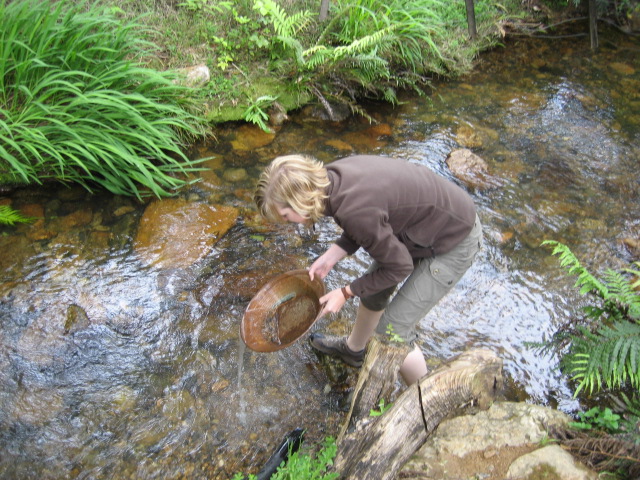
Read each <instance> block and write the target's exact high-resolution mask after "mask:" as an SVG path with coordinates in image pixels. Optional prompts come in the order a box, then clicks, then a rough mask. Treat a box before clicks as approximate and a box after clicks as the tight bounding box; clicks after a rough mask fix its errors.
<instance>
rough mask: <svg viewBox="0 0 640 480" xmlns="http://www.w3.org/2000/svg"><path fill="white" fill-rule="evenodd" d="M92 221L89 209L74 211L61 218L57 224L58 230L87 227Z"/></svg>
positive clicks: (91, 213) (91, 212)
mask: <svg viewBox="0 0 640 480" xmlns="http://www.w3.org/2000/svg"><path fill="white" fill-rule="evenodd" d="M92 219H93V211H91V209H90V208H83V209H80V210H76V211H75V212H73V213H70V214H69V215H65V216H64V217H62V218H61V219H60V220H59V222H58V225H59V228H60V229H62V230H68V229H71V228H76V227H84V226H85V225H89V224H90V223H91V220H92Z"/></svg>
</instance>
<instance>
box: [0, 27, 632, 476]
mask: <svg viewBox="0 0 640 480" xmlns="http://www.w3.org/2000/svg"><path fill="white" fill-rule="evenodd" d="M639 53H640V40H639V39H638V38H637V37H630V36H625V35H623V34H621V33H619V32H617V31H607V30H602V31H601V32H600V48H599V49H598V50H597V51H595V52H594V51H592V50H590V48H589V38H588V36H580V37H569V38H556V39H525V38H521V39H518V38H514V39H508V40H505V48H498V49H495V50H493V51H491V52H487V53H485V54H483V55H482V56H481V57H480V58H479V60H478V66H477V68H476V69H475V70H474V72H472V73H471V74H469V75H467V76H465V77H463V78H459V79H455V80H449V81H442V80H438V79H434V80H433V86H434V88H433V91H431V92H429V93H428V94H427V95H424V96H416V95H407V94H404V95H401V102H400V103H399V104H398V105H395V106H392V105H388V104H381V103H368V104H365V108H366V109H367V111H368V112H369V114H370V115H371V116H372V117H373V118H375V120H376V123H370V122H368V121H367V120H365V119H363V118H358V117H350V118H348V119H346V120H344V121H341V122H330V121H327V120H322V119H320V118H318V116H316V115H313V112H312V109H311V108H310V107H308V108H304V109H302V110H301V111H299V112H294V113H291V114H290V118H289V120H288V121H286V122H285V123H284V124H283V125H282V126H281V127H278V128H277V129H275V130H274V132H272V133H265V132H262V131H260V130H259V129H257V128H255V127H254V126H250V125H244V124H226V125H223V126H221V127H219V128H218V129H216V131H215V138H212V139H210V140H208V141H207V142H203V143H201V144H197V145H193V146H192V148H191V151H190V155H191V156H192V157H194V158H207V160H206V162H205V163H204V165H206V166H207V167H208V170H206V171H203V172H200V173H199V174H197V175H196V176H197V177H199V179H200V181H199V182H197V183H194V184H193V185H191V186H190V187H189V188H185V189H184V190H183V191H181V192H180V195H179V196H178V198H176V199H171V200H166V201H163V202H158V201H151V202H145V203H141V202H137V201H136V200H134V199H130V198H124V197H119V196H115V195H111V194H108V193H98V194H93V195H91V194H89V193H87V192H86V191H84V190H83V189H81V188H78V187H69V188H67V187H63V186H58V185H56V186H43V187H32V188H25V189H18V190H14V191H10V192H5V193H0V205H2V204H9V205H11V206H12V207H13V208H16V209H18V210H20V211H22V212H23V213H24V214H27V215H29V216H32V217H35V218H37V221H35V222H34V223H32V224H28V225H16V226H12V227H9V226H4V227H0V251H2V256H1V257H0V477H1V478H6V479H32V478H40V479H61V478H73V479H107V478H118V479H155V478H171V479H181V478H185V479H186V478H189V479H194V478H196V479H198V478H202V479H205V478H206V479H228V478H231V477H232V476H233V474H234V473H236V472H244V473H255V472H257V471H258V470H259V469H260V466H261V465H262V464H263V463H264V462H265V461H266V460H267V459H268V458H269V456H270V454H271V452H272V451H273V449H274V448H275V447H276V446H277V445H278V444H279V443H280V442H281V441H282V439H283V437H284V436H285V435H286V434H287V433H289V432H290V431H292V430H293V429H295V428H298V427H300V428H304V429H306V434H305V437H306V439H307V441H308V442H317V441H320V440H321V439H323V438H324V437H326V436H330V435H331V436H335V435H336V434H337V432H338V430H339V426H340V423H341V419H342V418H343V417H344V415H345V413H346V412H345V410H346V409H347V408H348V393H349V391H350V390H351V389H352V388H353V386H354V385H355V382H356V380H357V371H356V370H354V369H350V368H345V367H343V366H341V365H339V364H337V363H336V362H332V361H328V360H326V359H323V358H320V357H319V356H318V355H316V354H315V353H314V351H313V350H312V349H311V347H310V346H309V344H308V342H307V341H306V338H303V339H301V340H299V341H298V342H296V343H295V344H294V345H292V346H291V347H288V348H286V349H283V350H281V351H278V352H275V353H269V354H264V353H256V352H252V351H250V350H248V349H246V350H245V348H244V346H243V345H242V344H241V340H240V337H239V326H240V322H241V319H242V315H243V312H244V309H245V307H246V306H247V304H248V302H249V300H250V299H251V297H252V296H253V295H254V294H255V293H256V292H257V290H258V289H259V288H260V287H261V286H262V285H263V284H264V283H266V282H267V281H268V280H269V279H270V278H271V277H273V276H275V275H278V274H279V273H282V272H284V271H287V270H293V269H298V268H308V267H309V265H310V264H311V263H312V261H313V259H315V258H316V257H317V256H319V255H320V254H322V253H323V252H324V251H325V249H326V248H328V247H329V246H330V245H331V243H332V241H333V240H334V239H335V238H336V237H337V232H338V229H337V227H336V226H335V224H334V223H333V222H332V221H331V220H329V219H324V220H322V221H320V222H319V223H318V224H317V225H316V229H315V231H306V230H303V229H301V228H299V227H298V226H295V225H267V224H264V223H263V222H261V221H260V220H259V219H258V218H257V216H256V213H255V209H254V207H253V205H252V191H253V185H254V184H255V181H256V178H257V176H258V175H259V173H260V171H261V169H262V168H264V166H265V165H267V164H268V163H269V161H270V160H271V159H272V158H273V157H275V156H277V155H284V154H289V153H303V154H309V155H313V156H315V157H316V158H318V159H320V160H322V161H325V162H331V161H332V160H334V159H336V158H341V157H344V156H348V155H350V154H356V153H357V154H377V155H384V156H396V157H400V158H404V159H406V160H407V161H410V162H416V163H421V164H424V165H427V166H429V167H430V168H432V169H433V170H434V171H436V172H438V173H439V174H441V175H443V176H445V177H447V178H449V179H451V180H453V181H455V182H458V183H459V180H457V179H456V178H454V177H453V175H452V174H451V172H450V171H449V169H448V167H447V165H446V162H445V160H446V159H447V157H448V155H449V153H450V152H451V151H453V150H457V149H460V148H468V149H470V150H472V151H473V152H474V153H476V154H477V155H479V156H480V157H482V158H483V159H484V160H485V161H486V162H487V165H488V180H489V182H488V184H487V185H483V186H475V187H466V188H469V191H470V192H471V193H472V196H473V198H474V200H475V202H476V204H477V206H478V210H479V215H480V218H481V220H482V223H483V225H484V227H485V231H484V234H485V238H484V246H483V249H482V251H481V253H480V254H479V256H478V258H477V260H476V262H475V264H474V265H473V266H472V268H471V269H470V270H469V272H468V273H467V274H466V275H465V277H464V278H463V279H462V281H461V282H460V283H459V284H458V285H457V286H456V287H455V288H454V290H453V291H452V292H451V294H450V295H448V296H447V297H445V298H444V299H443V300H442V302H441V303H440V304H439V305H438V306H437V307H436V308H435V309H434V310H432V311H431V312H430V313H429V315H428V316H427V317H425V318H424V319H423V320H422V321H421V323H420V325H419V336H420V342H421V343H420V346H421V348H422V349H423V351H424V353H425V355H426V357H427V360H428V364H429V366H430V367H431V368H435V367H437V366H438V365H439V364H441V363H442V362H443V361H445V360H446V359H448V358H450V357H451V356H453V355H456V354H458V353H460V352H462V351H464V350H466V349H469V348H476V347H483V348H490V349H492V350H494V351H495V352H497V353H498V355H499V356H500V357H501V358H502V359H503V360H504V366H505V379H506V388H505V391H504V398H505V399H507V400H513V401H526V402H531V403H536V404H542V405H548V406H551V407H554V408H558V409H561V410H563V411H565V412H567V413H571V412H575V411H576V410H577V409H578V408H579V407H580V405H579V404H578V402H577V401H576V400H575V399H573V398H572V392H573V390H572V388H571V385H569V384H568V380H567V378H566V377H564V376H563V375H561V374H560V372H559V371H558V369H557V362H558V358H557V357H556V356H555V355H554V354H552V353H548V352H546V353H545V352H543V351H541V350H540V349H536V348H531V347H530V346H529V344H530V343H536V342H542V341H544V340H547V339H549V338H550V337H551V335H553V333H554V332H555V331H556V330H557V328H558V327H559V326H560V325H562V324H563V323H565V322H567V321H570V320H571V319H574V318H577V317H578V316H579V315H580V314H581V313H580V307H581V306H582V305H583V304H584V299H583V298H582V297H580V296H579V294H578V292H577V291H576V290H575V288H574V287H573V283H574V279H572V278H570V277H567V275H566V274H565V272H564V271H563V270H562V269H561V268H560V267H559V264H558V260H557V259H556V258H554V257H552V256H551V254H550V253H551V252H550V249H549V248H548V247H541V245H540V244H541V243H542V242H543V241H544V240H557V241H561V242H563V243H565V244H567V245H568V246H569V247H570V248H571V249H572V251H573V252H574V253H575V254H576V255H577V256H578V258H579V259H580V260H581V261H582V262H583V263H584V265H585V266H587V267H588V268H589V269H590V270H591V271H592V272H594V273H598V272H602V271H603V270H604V269H605V268H613V269H619V268H623V267H627V266H629V263H630V262H631V261H633V260H637V259H638V258H639V257H640V252H639V251H638V250H637V248H638V247H637V246H636V247H635V248H636V250H635V251H634V245H637V244H638V242H637V241H638V239H640V201H639V200H640V198H639V197H640V180H639V178H640V177H639V176H638V159H639V158H640V60H639V59H640V55H639ZM160 204H162V205H160ZM629 239H631V240H629ZM632 240H633V241H635V243H634V242H633V241H632ZM368 261H369V260H368V257H367V255H366V254H365V253H364V252H361V251H359V252H358V253H357V254H355V255H353V256H351V257H348V258H346V259H344V260H343V261H342V262H341V263H340V264H339V265H337V266H336V268H335V269H334V271H333V272H331V273H330V275H329V276H328V277H327V278H326V279H325V283H326V287H327V288H328V289H331V288H336V287H338V286H341V285H345V284H347V283H349V282H350V280H351V279H353V278H354V277H355V276H357V275H359V274H361V273H362V272H363V271H364V269H365V268H366V266H367V264H368ZM356 305H357V303H356V302H349V303H348V304H347V306H346V307H345V308H344V309H343V311H342V312H340V314H338V315H333V316H331V317H328V318H323V319H321V320H320V321H319V322H317V324H316V325H315V326H314V327H313V328H314V329H320V330H323V331H329V332H331V333H334V334H346V333H348V331H349V329H350V325H351V318H352V317H353V315H354V314H355V310H356Z"/></svg>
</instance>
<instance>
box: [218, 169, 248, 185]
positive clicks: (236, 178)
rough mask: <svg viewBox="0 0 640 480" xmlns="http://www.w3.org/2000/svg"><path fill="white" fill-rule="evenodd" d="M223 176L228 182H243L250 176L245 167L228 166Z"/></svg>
mask: <svg viewBox="0 0 640 480" xmlns="http://www.w3.org/2000/svg"><path fill="white" fill-rule="evenodd" d="M222 176H223V178H224V179H225V180H226V181H227V182H241V181H243V180H246V179H247V178H248V177H249V175H248V174H247V171H246V170H245V169H244V168H228V169H226V170H225V171H224V174H223V175H222Z"/></svg>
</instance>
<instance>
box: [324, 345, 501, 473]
mask: <svg viewBox="0 0 640 480" xmlns="http://www.w3.org/2000/svg"><path fill="white" fill-rule="evenodd" d="M379 352H380V350H379V349H378V346H376V344H375V343H374V345H373V348H371V347H370V348H369V350H368V352H367V358H366V359H365V365H364V366H363V371H362V373H361V377H367V374H368V373H369V371H377V369H376V368H370V367H368V366H367V364H368V363H372V364H376V363H378V364H381V363H386V361H385V360H381V359H378V358H376V357H378V356H379V355H378V354H379ZM405 354H406V351H405ZM400 357H402V355H401V354H400V353H399V354H398V355H395V356H394V358H400ZM402 358H404V357H402ZM399 365H400V363H395V367H394V368H393V369H392V370H387V372H389V371H391V372H392V373H391V374H389V375H388V376H389V377H393V378H395V374H396V373H395V372H397V370H398V369H399ZM360 383H362V385H361V386H360V390H358V388H356V392H355V394H354V399H353V403H352V408H351V412H350V415H349V417H348V419H347V421H346V422H345V425H344V426H343V431H342V432H341V435H340V436H339V439H338V442H337V444H338V452H337V454H336V458H335V461H334V471H336V472H338V473H339V474H340V478H342V479H350V480H392V479H393V478H395V476H396V473H397V472H398V470H399V469H400V468H401V467H402V466H403V465H404V464H405V463H406V461H407V460H408V459H409V458H410V457H411V455H413V454H414V453H415V452H416V451H417V450H418V448H420V447H421V446H422V444H424V442H425V441H426V440H427V437H428V436H429V435H430V434H431V433H433V431H434V430H435V429H436V427H437V426H438V424H439V423H440V422H441V421H442V420H443V419H444V418H445V417H447V416H448V415H449V414H450V413H452V412H453V411H455V410H457V409H459V408H460V407H461V406H463V405H466V404H470V403H474V404H476V405H477V406H478V407H479V408H482V409H487V408H489V406H490V405H491V403H492V402H493V400H494V398H495V395H496V393H497V392H498V391H499V390H500V389H501V388H502V360H501V359H500V358H498V357H497V355H496V354H495V353H493V352H491V351H489V350H480V349H478V350H469V351H467V352H465V353H463V354H461V355H459V356H458V357H455V358H453V359H452V360H450V361H449V362H447V363H446V364H444V365H443V366H441V367H440V368H438V369H437V370H435V371H434V372H433V373H431V374H430V375H427V376H425V377H424V378H422V379H421V380H420V381H419V382H417V383H416V384H414V385H411V386H410V387H407V388H406V390H405V391H404V392H403V393H402V394H401V395H400V396H399V397H398V398H397V399H396V400H395V401H394V403H393V405H392V407H391V408H390V409H389V410H387V411H386V412H385V413H384V414H383V415H382V416H380V417H371V416H369V408H372V407H375V406H376V405H377V403H378V400H377V399H376V400H375V401H374V402H372V400H371V399H372V398H373V392H375V391H376V390H377V391H378V392H381V391H382V390H383V388H381V387H380V385H382V384H384V385H388V381H385V382H382V383H381V382H380V380H379V379H377V380H375V381H374V382H372V383H373V384H375V386H373V387H372V388H369V387H367V386H366V384H367V378H363V379H362V382H360V379H359V382H358V385H360ZM362 399H364V401H365V402H366V405H363V406H354V403H356V402H357V401H360V400H362ZM355 412H357V413H358V415H357V416H356V415H354V413H355Z"/></svg>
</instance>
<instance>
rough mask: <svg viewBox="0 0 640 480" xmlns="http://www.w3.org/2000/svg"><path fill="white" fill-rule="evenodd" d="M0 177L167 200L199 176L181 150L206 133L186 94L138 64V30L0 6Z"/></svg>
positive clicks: (88, 8)
mask: <svg viewBox="0 0 640 480" xmlns="http://www.w3.org/2000/svg"><path fill="white" fill-rule="evenodd" d="M0 19H1V20H2V25H1V26H0V96H1V100H0V155H1V158H0V174H2V178H3V179H4V181H5V182H17V183H42V182H43V181H44V180H47V179H55V180H58V181H61V182H65V183H68V182H75V183H79V184H81V185H83V186H84V187H85V188H87V189H88V190H93V189H94V188H96V186H98V187H102V188H106V189H107V190H109V191H111V192H113V193H117V194H125V195H135V196H137V197H140V196H142V194H143V192H145V193H146V192H150V193H152V194H154V195H156V196H162V195H169V194H170V193H171V192H172V191H173V190H174V189H176V188H178V187H180V186H181V185H184V184H185V183H186V181H185V180H183V179H179V178H177V177H176V174H185V173H187V172H189V171H192V170H194V169H195V168H196V164H195V162H191V161H190V160H189V159H188V158H187V157H186V156H185V155H184V153H183V151H182V145H183V141H184V140H186V139H189V138H192V137H193V136H196V135H201V134H202V133H203V120H202V119H201V118H200V117H199V116H198V115H196V114H194V113H192V108H193V104H192V100H191V99H192V96H191V92H192V90H191V89H190V88H188V87H185V86H180V85H179V84H178V83H176V81H175V80H176V77H175V75H173V74H170V73H163V72H158V71H156V70H153V69H149V68H145V67H143V66H142V65H141V64H139V63H136V61H135V59H136V58H140V57H141V56H143V55H146V54H148V51H149V49H150V48H151V45H150V44H148V43H147V42H145V41H143V40H142V39H141V38H140V33H139V32H140V31H141V28H142V27H141V26H140V25H139V24H137V23H135V22H129V23H124V24H123V23H121V22H120V21H119V20H118V19H117V18H115V17H114V16H113V15H111V14H110V13H109V12H108V11H105V10H103V9H101V8H100V7H99V6H98V4H97V3H96V4H91V5H89V4H87V3H86V2H85V1H81V2H79V3H77V4H70V3H68V2H52V1H44V2H42V1H36V0H17V1H12V2H3V3H2V4H1V5H0Z"/></svg>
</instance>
